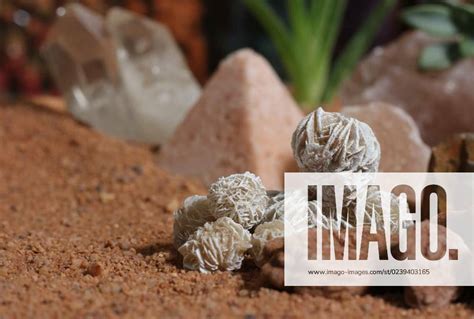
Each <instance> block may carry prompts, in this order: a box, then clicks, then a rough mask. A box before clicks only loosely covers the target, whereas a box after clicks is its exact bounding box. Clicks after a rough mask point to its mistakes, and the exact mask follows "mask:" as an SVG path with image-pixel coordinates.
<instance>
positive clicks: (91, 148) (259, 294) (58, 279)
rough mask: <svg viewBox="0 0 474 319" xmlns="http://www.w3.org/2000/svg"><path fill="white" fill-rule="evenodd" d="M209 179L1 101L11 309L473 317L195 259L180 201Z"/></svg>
mask: <svg viewBox="0 0 474 319" xmlns="http://www.w3.org/2000/svg"><path fill="white" fill-rule="evenodd" d="M203 191H204V189H203V188H202V187H200V186H199V185H198V184H195V183H192V182H191V181H186V180H184V179H180V178H176V177H172V176H170V175H168V174H166V173H165V172H163V171H162V170H160V169H159V168H158V167H157V166H156V164H155V163H154V160H153V154H152V153H151V152H150V151H149V150H148V149H146V148H145V147H142V146H136V145H130V144H127V143H125V142H122V141H118V140H114V139H112V138H108V137H105V136H102V135H101V134H99V133H96V132H94V131H93V130H91V129H89V128H87V127H85V126H82V125H80V124H78V123H76V122H74V121H73V120H72V119H71V118H69V117H68V116H67V115H65V114H60V113H57V112H54V111H51V110H46V109H44V108H41V107H37V106H34V107H33V106H20V105H15V106H3V107H0V318H26V317H35V318H42V317H47V318H70V317H72V318H103V317H111V318H115V317H128V318H147V317H152V318H158V317H159V318H203V317H207V318H210V317H212V318H214V317H222V318H234V317H235V318H254V317H257V318H270V317H272V318H273V317H284V318H299V317H312V318H331V317H334V318H381V317H383V318H402V317H406V318H414V317H426V318H448V317H449V318H473V317H474V306H473V305H472V304H471V305H469V304H467V303H466V301H464V302H460V303H457V304H452V305H451V306H449V307H447V308H443V309H440V310H424V311H420V310H412V309H408V308H405V307H404V306H403V302H402V295H401V293H400V290H399V289H396V288H386V289H376V290H374V291H372V292H371V293H370V294H368V295H365V296H361V297H351V298H347V299H343V300H331V299H326V298H323V297H311V296H301V295H296V294H289V293H286V292H279V291H276V290H272V289H268V288H265V287H263V286H262V284H261V280H260V279H259V278H260V277H259V271H258V269H256V268H255V267H253V266H252V265H250V263H248V264H246V265H245V266H244V268H243V269H242V270H241V271H239V272H235V273H215V274H212V275H202V274H199V273H197V272H191V271H185V270H183V269H182V268H181V266H180V264H181V260H180V258H179V256H178V255H177V253H176V251H175V250H174V249H173V246H172V211H173V210H174V209H175V208H176V207H177V206H178V205H179V204H180V202H181V201H182V199H183V198H184V197H185V196H188V195H190V194H194V193H203Z"/></svg>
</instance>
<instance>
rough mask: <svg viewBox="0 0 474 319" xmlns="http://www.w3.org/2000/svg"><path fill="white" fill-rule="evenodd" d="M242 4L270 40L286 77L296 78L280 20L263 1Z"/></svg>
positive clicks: (285, 34) (287, 39)
mask: <svg viewBox="0 0 474 319" xmlns="http://www.w3.org/2000/svg"><path fill="white" fill-rule="evenodd" d="M244 3H245V5H246V6H247V8H248V9H249V10H250V11H251V12H252V13H253V14H254V16H255V17H256V19H257V20H258V21H259V22H260V24H261V25H262V26H263V28H264V29H265V31H266V32H267V33H268V35H269V36H270V38H271V39H272V42H273V44H274V45H275V47H276V49H277V51H278V54H279V55H280V58H281V60H282V63H283V65H284V66H285V68H286V70H287V72H288V75H289V76H290V77H291V78H296V77H297V75H296V73H295V72H296V67H295V64H294V58H293V57H292V52H291V51H290V50H289V48H291V39H290V35H289V32H288V30H287V28H286V26H285V25H284V24H283V22H282V20H281V19H280V18H279V17H278V15H277V14H276V13H275V11H274V10H273V9H272V8H271V7H270V6H269V5H268V3H267V2H266V1H265V0H244Z"/></svg>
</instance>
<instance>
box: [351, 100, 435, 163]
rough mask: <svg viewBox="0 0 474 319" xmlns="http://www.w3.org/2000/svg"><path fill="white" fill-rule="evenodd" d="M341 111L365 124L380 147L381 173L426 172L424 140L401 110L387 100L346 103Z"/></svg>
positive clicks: (427, 155) (425, 146) (428, 155)
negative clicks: (368, 102)
mask: <svg viewBox="0 0 474 319" xmlns="http://www.w3.org/2000/svg"><path fill="white" fill-rule="evenodd" d="M342 113H343V114H345V115H347V116H350V117H354V118H356V119H358V120H360V121H362V122H365V123H367V124H368V125H369V126H370V127H371V128H372V130H373V131H374V133H375V136H376V137H377V139H378V141H379V143H380V148H381V153H382V156H381V160H380V167H379V171H381V172H426V171H427V169H428V162H429V159H430V154H431V151H430V148H429V147H428V146H427V145H426V144H425V143H424V142H423V140H422V139H421V137H420V133H419V131H418V128H417V126H416V123H415V121H413V119H412V118H411V117H410V115H408V114H407V113H406V112H405V111H404V110H403V109H401V108H398V107H396V106H392V105H389V104H386V103H370V104H367V105H363V106H349V107H345V108H343V110H342Z"/></svg>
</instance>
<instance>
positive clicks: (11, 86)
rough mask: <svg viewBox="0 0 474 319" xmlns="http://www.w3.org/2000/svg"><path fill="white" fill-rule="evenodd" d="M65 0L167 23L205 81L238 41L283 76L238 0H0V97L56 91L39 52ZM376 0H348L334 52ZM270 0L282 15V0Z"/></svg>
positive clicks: (392, 27) (391, 20) (396, 28)
mask: <svg viewBox="0 0 474 319" xmlns="http://www.w3.org/2000/svg"><path fill="white" fill-rule="evenodd" d="M69 2H80V3H82V4H83V5H85V6H87V7H89V8H91V9H92V10H94V11H96V12H99V13H105V12H106V11H107V9H108V8H110V7H112V6H120V7H125V8H127V9H129V10H132V11H134V12H137V13H140V14H143V15H146V16H148V17H150V18H151V19H154V20H158V21H160V22H162V23H164V24H166V25H167V26H168V27H169V28H170V29H171V31H172V33H173V34H174V36H175V38H176V40H177V41H178V43H179V45H180V46H181V48H182V50H183V52H184V53H185V55H186V57H187V60H188V64H189V66H190V68H191V69H192V71H193V73H194V74H195V76H196V78H197V79H198V80H199V81H200V82H201V83H205V81H206V80H207V78H208V76H209V74H211V73H212V71H213V70H214V69H215V68H216V66H217V65H218V63H219V61H220V60H221V59H222V58H223V57H224V56H226V55H227V54H228V53H230V52H232V51H234V50H236V49H238V48H242V47H251V48H254V49H255V50H256V51H258V52H260V53H262V54H263V55H264V56H266V57H267V58H268V60H269V61H270V62H271V63H272V64H273V66H274V67H275V69H276V70H277V72H278V73H279V74H280V76H282V77H283V78H286V75H285V73H284V71H283V68H282V67H281V65H280V64H279V59H278V57H277V53H276V52H275V49H274V46H273V45H272V42H271V40H270V39H269V37H268V36H267V35H266V33H265V32H264V30H262V28H261V27H260V24H259V23H258V22H257V21H256V20H255V19H254V17H253V15H252V14H251V13H249V11H248V10H247V9H246V7H245V6H244V4H243V3H242V1H241V0H225V1H223V0H83V1H62V0H59V1H58V0H1V1H0V98H1V99H11V98H17V97H19V96H31V95H35V94H45V93H47V94H58V91H57V90H56V88H55V86H54V83H53V81H52V79H51V78H50V77H49V75H48V72H47V68H46V65H45V63H44V61H43V59H42V57H41V56H40V47H41V45H42V43H43V41H44V40H45V38H46V36H47V33H48V30H49V28H50V26H51V25H52V23H53V22H54V19H55V17H56V16H58V15H59V16H60V15H62V14H64V5H65V4H66V3H69ZM378 2H379V1H378V0H357V1H354V0H353V1H348V6H347V9H346V12H345V16H344V20H343V21H344V23H343V24H342V26H341V33H340V36H339V39H338V42H337V44H336V49H335V51H336V52H335V53H337V52H338V51H340V50H341V47H342V46H343V45H344V44H345V43H346V42H347V41H348V39H349V38H350V36H351V35H352V34H353V33H354V31H355V30H357V28H358V27H359V26H360V24H361V23H362V22H363V21H364V19H366V17H367V14H368V13H369V12H370V11H371V9H372V8H373V7H374V6H375V5H377V3H378ZM421 2H423V1H416V0H400V1H398V4H397V5H396V7H395V9H394V10H393V12H391V13H390V14H389V15H388V17H387V18H386V19H385V20H384V24H383V25H382V26H381V27H380V31H379V32H378V34H377V36H376V38H375V41H374V42H373V44H372V47H373V46H375V45H380V44H384V43H387V42H389V41H390V40H392V39H394V38H395V37H397V36H398V35H399V34H400V33H401V32H403V31H404V29H405V28H406V26H404V25H403V24H402V22H401V21H400V19H398V18H397V17H398V14H399V12H400V11H401V10H402V9H403V8H404V7H407V6H411V5H414V4H416V3H421ZM269 3H271V5H272V6H273V8H274V9H275V10H276V11H277V12H278V13H280V15H281V16H283V17H284V16H285V8H286V6H285V5H286V1H285V0H272V1H270V2H269Z"/></svg>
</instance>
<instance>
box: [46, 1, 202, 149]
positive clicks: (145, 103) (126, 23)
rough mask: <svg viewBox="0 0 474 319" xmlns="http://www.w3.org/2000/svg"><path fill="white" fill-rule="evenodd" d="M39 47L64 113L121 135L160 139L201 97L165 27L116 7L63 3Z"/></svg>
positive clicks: (197, 86)
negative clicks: (99, 9) (102, 10)
mask: <svg viewBox="0 0 474 319" xmlns="http://www.w3.org/2000/svg"><path fill="white" fill-rule="evenodd" d="M72 33H74V36H71V34H72ZM43 52H44V55H45V58H46V60H47V62H48V64H49V66H50V69H51V72H52V75H53V77H54V79H55V81H56V83H57V84H58V86H59V88H60V89H61V91H62V92H63V95H64V97H65V99H66V101H67V105H68V108H69V110H70V111H71V113H72V114H73V115H74V116H75V117H76V118H78V119H79V120H81V121H83V122H85V123H88V124H90V125H91V126H93V127H95V128H97V129H98V130H100V131H102V132H105V133H107V134H111V135H114V136H117V137H120V138H124V139H129V140H135V141H139V142H145V143H152V144H162V143H163V142H165V141H166V140H167V139H168V137H169V136H170V135H171V134H172V133H173V132H174V131H175V128H176V126H177V125H178V124H179V123H181V121H182V120H183V118H184V116H185V114H186V113H187V111H188V110H189V109H190V108H191V106H192V105H193V104H194V102H195V101H196V100H197V98H198V97H199V95H200V87H199V85H198V84H197V82H196V80H195V79H194V77H193V75H192V74H191V72H190V71H189V69H188V67H187V66H186V62H185V60H184V58H183V55H182V54H181V52H180V50H179V48H178V45H177V44H176V43H175V41H174V39H173V37H172V36H171V34H170V32H169V31H168V29H167V28H166V27H165V26H163V25H161V24H160V23H158V22H155V21H152V20H150V19H147V18H144V17H140V16H138V15H135V14H133V13H132V12H129V11H126V10H123V9H118V8H113V9H111V10H110V11H109V12H108V13H107V17H106V19H105V22H104V19H103V18H102V17H101V16H99V15H97V14H95V13H93V12H92V11H90V10H89V9H87V8H85V7H84V6H81V5H79V4H71V5H67V7H66V13H65V15H64V16H62V17H59V18H58V20H57V22H56V24H55V25H54V26H53V28H52V30H51V32H50V34H49V38H48V41H47V43H46V44H45V46H44V51H43Z"/></svg>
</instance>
